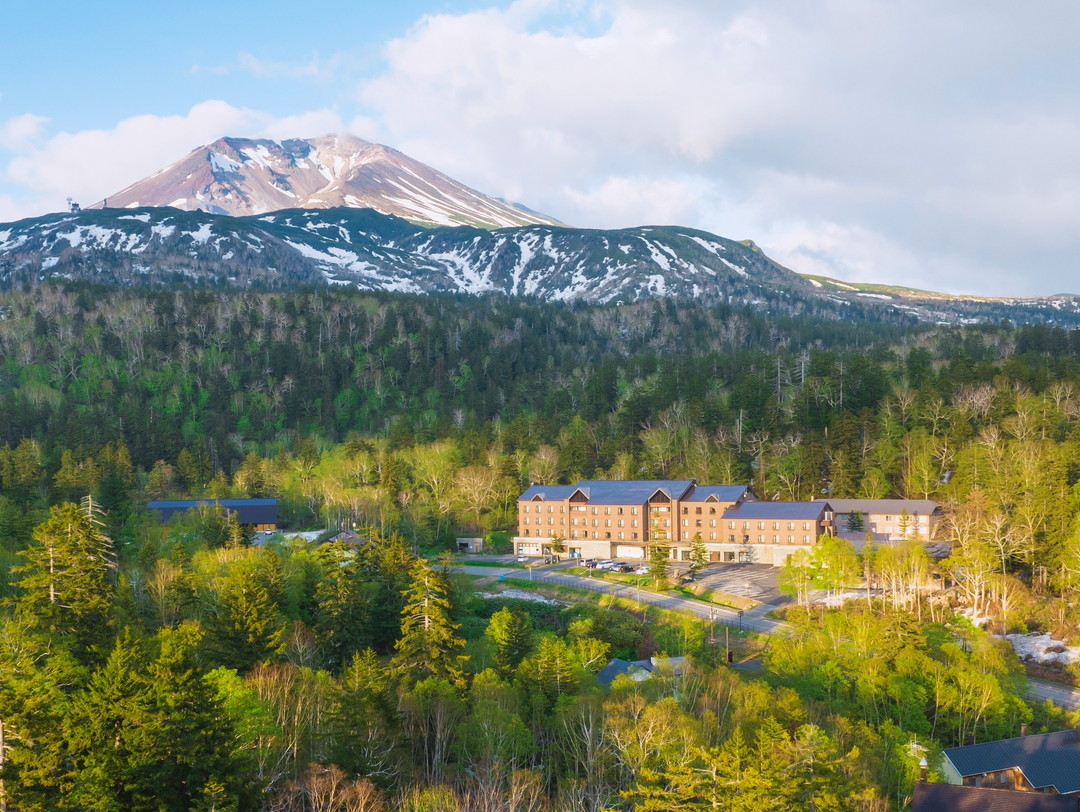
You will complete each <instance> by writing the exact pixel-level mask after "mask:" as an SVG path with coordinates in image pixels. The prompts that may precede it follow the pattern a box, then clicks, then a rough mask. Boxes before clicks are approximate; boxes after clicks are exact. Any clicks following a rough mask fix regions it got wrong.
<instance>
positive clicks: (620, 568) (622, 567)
mask: <svg viewBox="0 0 1080 812" xmlns="http://www.w3.org/2000/svg"><path fill="white" fill-rule="evenodd" d="M611 569H613V570H614V571H615V572H633V571H634V568H633V567H631V566H630V565H629V564H616V565H615V566H614V567H612V568H611Z"/></svg>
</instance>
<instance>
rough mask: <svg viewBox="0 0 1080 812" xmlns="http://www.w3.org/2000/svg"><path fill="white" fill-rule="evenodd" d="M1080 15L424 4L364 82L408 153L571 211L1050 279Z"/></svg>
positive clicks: (966, 8)
mask: <svg viewBox="0 0 1080 812" xmlns="http://www.w3.org/2000/svg"><path fill="white" fill-rule="evenodd" d="M1077 24H1080V7H1078V6H1075V5H1074V4H1071V3H1066V2H1064V0H1053V1H1052V2H1051V3H1049V4H1048V6H1046V7H1045V8H1041V9H1040V12H1039V13H1035V12H1034V11H1033V10H1032V9H1030V8H1025V7H1019V6H1016V5H1015V4H1011V3H1004V2H996V1H994V2H980V3H974V2H967V1H964V2H960V3H956V4H940V3H936V2H932V1H931V0H913V2H911V3H907V4H896V3H892V2H887V1H886V0H809V2H808V1H807V0H778V2H768V3H765V2H753V1H752V0H742V1H741V2H731V3H723V4H720V3H701V2H697V0H684V1H683V2H675V3H665V4H656V3H652V2H645V0H596V1H595V2H591V3H589V2H580V3H572V4H566V3H563V4H560V3H556V2H544V1H543V0H528V1H527V2H526V0H519V2H516V3H513V4H512V5H510V6H509V7H507V8H505V9H484V10H481V11H474V12H470V13H465V14H457V15H453V14H439V15H430V16H427V17H424V18H423V19H421V20H420V21H419V22H418V23H417V24H416V25H415V26H414V27H413V29H412V30H410V31H409V32H408V34H407V35H405V36H404V37H402V38H400V39H398V40H396V41H394V42H392V43H390V44H389V45H388V47H387V51H386V58H387V69H386V71H385V72H384V73H383V75H381V76H379V77H377V78H376V79H374V80H372V81H369V82H368V83H366V84H365V85H364V86H363V87H362V88H361V92H360V97H361V99H362V100H363V102H364V103H366V104H367V105H368V107H369V109H370V110H371V111H372V114H373V116H374V117H375V118H377V119H378V120H379V121H380V122H381V124H382V126H383V128H384V132H385V138H386V139H388V140H389V141H390V142H391V143H393V144H394V145H395V146H398V147H399V148H400V149H402V150H403V151H405V152H408V153H410V154H413V155H415V156H416V157H417V158H419V159H421V160H425V161H427V162H429V163H431V164H433V165H435V166H437V167H439V168H440V169H442V170H443V171H446V172H448V173H449V174H451V175H454V176H457V177H460V179H461V180H463V181H465V182H466V183H469V184H470V185H473V186H475V187H477V188H479V189H482V190H484V191H487V192H489V193H493V194H498V195H501V196H505V197H511V198H516V199H519V200H521V201H522V202H524V203H526V204H527V205H530V206H534V207H535V208H538V209H540V210H542V211H548V212H550V213H552V214H554V215H556V216H559V217H561V218H562V219H564V220H566V221H567V222H570V223H574V224H578V225H612V224H618V225H632V224H635V223H640V222H646V221H650V220H656V219H667V218H665V217H663V215H664V214H665V213H669V214H670V216H671V217H676V216H678V217H680V218H684V219H683V221H684V222H685V224H687V225H693V226H697V227H700V228H705V229H708V230H712V231H716V232H718V233H720V234H724V235H725V236H733V237H740V238H742V237H750V238H754V239H755V240H757V241H758V242H759V243H760V244H762V245H763V246H764V247H765V248H766V249H767V250H771V251H774V252H777V253H782V254H784V255H785V256H786V257H788V258H789V261H791V262H792V263H793V264H794V263H795V260H797V259H799V258H806V260H807V262H810V261H811V260H813V264H814V269H815V270H822V271H823V272H829V269H830V268H831V272H832V273H834V274H835V275H840V274H841V273H849V274H862V273H866V274H875V275H876V276H875V278H876V279H879V280H882V281H894V282H904V281H909V276H910V274H911V273H913V272H914V271H913V269H915V270H918V269H921V271H920V272H921V273H922V274H923V275H924V278H925V279H926V281H927V282H928V283H933V284H936V285H937V286H938V287H952V288H956V289H967V290H980V289H981V290H988V289H990V286H993V290H994V291H995V292H1006V291H1011V292H1029V291H1034V290H1043V291H1044V292H1050V291H1051V290H1057V289H1060V288H1067V287H1074V286H1075V284H1074V283H1072V282H1071V281H1069V280H1070V278H1071V275H1072V274H1073V268H1072V263H1073V260H1072V257H1074V256H1075V255H1076V254H1077V252H1078V251H1080V231H1078V230H1077V229H1076V228H1075V223H1076V222H1077V219H1080V199H1078V197H1080V151H1077V150H1076V149H1075V144H1076V143H1077V142H1078V140H1077V136H1078V135H1080V104H1078V103H1077V102H1078V101H1080V98H1078V94H1077V90H1076V89H1075V83H1074V82H1073V80H1072V77H1073V76H1075V75H1076V74H1077V73H1078V72H1080V56H1078V52H1077V51H1076V49H1075V47H1074V44H1073V42H1072V34H1071V32H1072V31H1075V29H1076V27H1077ZM676 189H677V190H678V191H677V192H676V191H673V190H676ZM623 217H625V218H627V219H626V220H623V221H621V222H617V223H613V221H618V220H620V218H623ZM818 229H821V231H822V233H818V231H817V230H818ZM840 239H850V240H852V241H853V244H852V246H851V250H850V251H848V250H847V248H846V246H845V245H844V244H843V243H842V242H836V241H837V240H840ZM1036 246H1037V248H1036ZM875 252H880V253H876V254H875ZM1033 265H1035V266H1037V267H1040V269H1041V270H1042V273H1041V275H1040V278H1038V279H1036V277H1035V276H1034V275H1031V278H1028V275H1027V271H1028V269H1030V268H1031V267H1032V266H1033ZM796 267H798V266H797V265H796ZM943 273H948V274H952V275H953V277H950V278H945V277H943V276H942V275H941V274H943ZM1010 274H1011V277H1010ZM1055 275H1056V277H1057V278H1056V279H1055Z"/></svg>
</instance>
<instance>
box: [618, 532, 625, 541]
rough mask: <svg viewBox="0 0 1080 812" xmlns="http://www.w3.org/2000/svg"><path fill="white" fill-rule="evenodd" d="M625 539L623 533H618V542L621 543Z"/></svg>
mask: <svg viewBox="0 0 1080 812" xmlns="http://www.w3.org/2000/svg"><path fill="white" fill-rule="evenodd" d="M625 537H626V536H625V534H624V533H619V541H622V540H623V539H624V538H625Z"/></svg>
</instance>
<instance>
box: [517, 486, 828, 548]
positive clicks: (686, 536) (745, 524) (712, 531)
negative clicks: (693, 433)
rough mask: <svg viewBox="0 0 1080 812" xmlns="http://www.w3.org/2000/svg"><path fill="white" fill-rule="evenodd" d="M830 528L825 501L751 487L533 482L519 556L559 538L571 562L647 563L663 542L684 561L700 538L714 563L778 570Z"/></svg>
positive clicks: (523, 507)
mask: <svg viewBox="0 0 1080 812" xmlns="http://www.w3.org/2000/svg"><path fill="white" fill-rule="evenodd" d="M831 531H832V514H831V510H830V509H829V506H828V504H827V503H819V502H760V501H758V500H757V497H756V496H755V495H754V493H753V491H751V490H750V488H749V487H747V486H745V485H698V484H697V482H696V481H695V480H693V479H679V480H612V481H607V480H582V481H580V482H577V483H576V484H574V485H533V486H531V487H530V488H529V489H528V490H526V491H525V492H524V493H523V494H522V495H521V496H520V497H518V532H517V536H516V537H515V538H514V552H515V553H516V554H517V555H547V554H549V553H550V552H551V539H552V538H553V537H555V536H558V537H559V538H561V539H563V540H564V544H565V547H566V551H567V553H568V554H569V555H570V556H571V557H580V558H624V559H644V558H646V557H647V551H648V548H649V546H650V545H652V544H663V545H665V546H668V547H670V549H671V556H672V558H675V559H678V560H682V561H686V560H689V558H690V547H691V543H692V541H693V539H694V537H695V536H696V535H698V534H699V533H700V534H701V538H702V541H703V542H704V544H705V549H706V550H707V551H708V553H709V558H710V560H712V561H731V562H734V561H744V562H757V563H763V564H772V565H773V566H780V565H781V564H783V563H784V561H785V560H786V558H787V556H788V555H790V554H791V553H792V552H794V551H795V550H798V549H803V548H805V547H807V546H809V545H812V544H814V543H816V542H817V540H818V539H819V538H820V537H821V536H822V535H825V534H826V533H829V532H831Z"/></svg>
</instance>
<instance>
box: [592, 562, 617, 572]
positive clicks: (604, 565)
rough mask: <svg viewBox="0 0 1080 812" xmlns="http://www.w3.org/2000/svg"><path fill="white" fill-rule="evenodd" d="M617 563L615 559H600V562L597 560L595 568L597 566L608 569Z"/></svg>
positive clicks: (600, 568)
mask: <svg viewBox="0 0 1080 812" xmlns="http://www.w3.org/2000/svg"><path fill="white" fill-rule="evenodd" d="M617 563H618V562H616V561H600V562H599V563H598V564H597V565H596V568H597V569H598V570H609V569H611V568H612V567H614V566H615V564H617Z"/></svg>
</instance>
